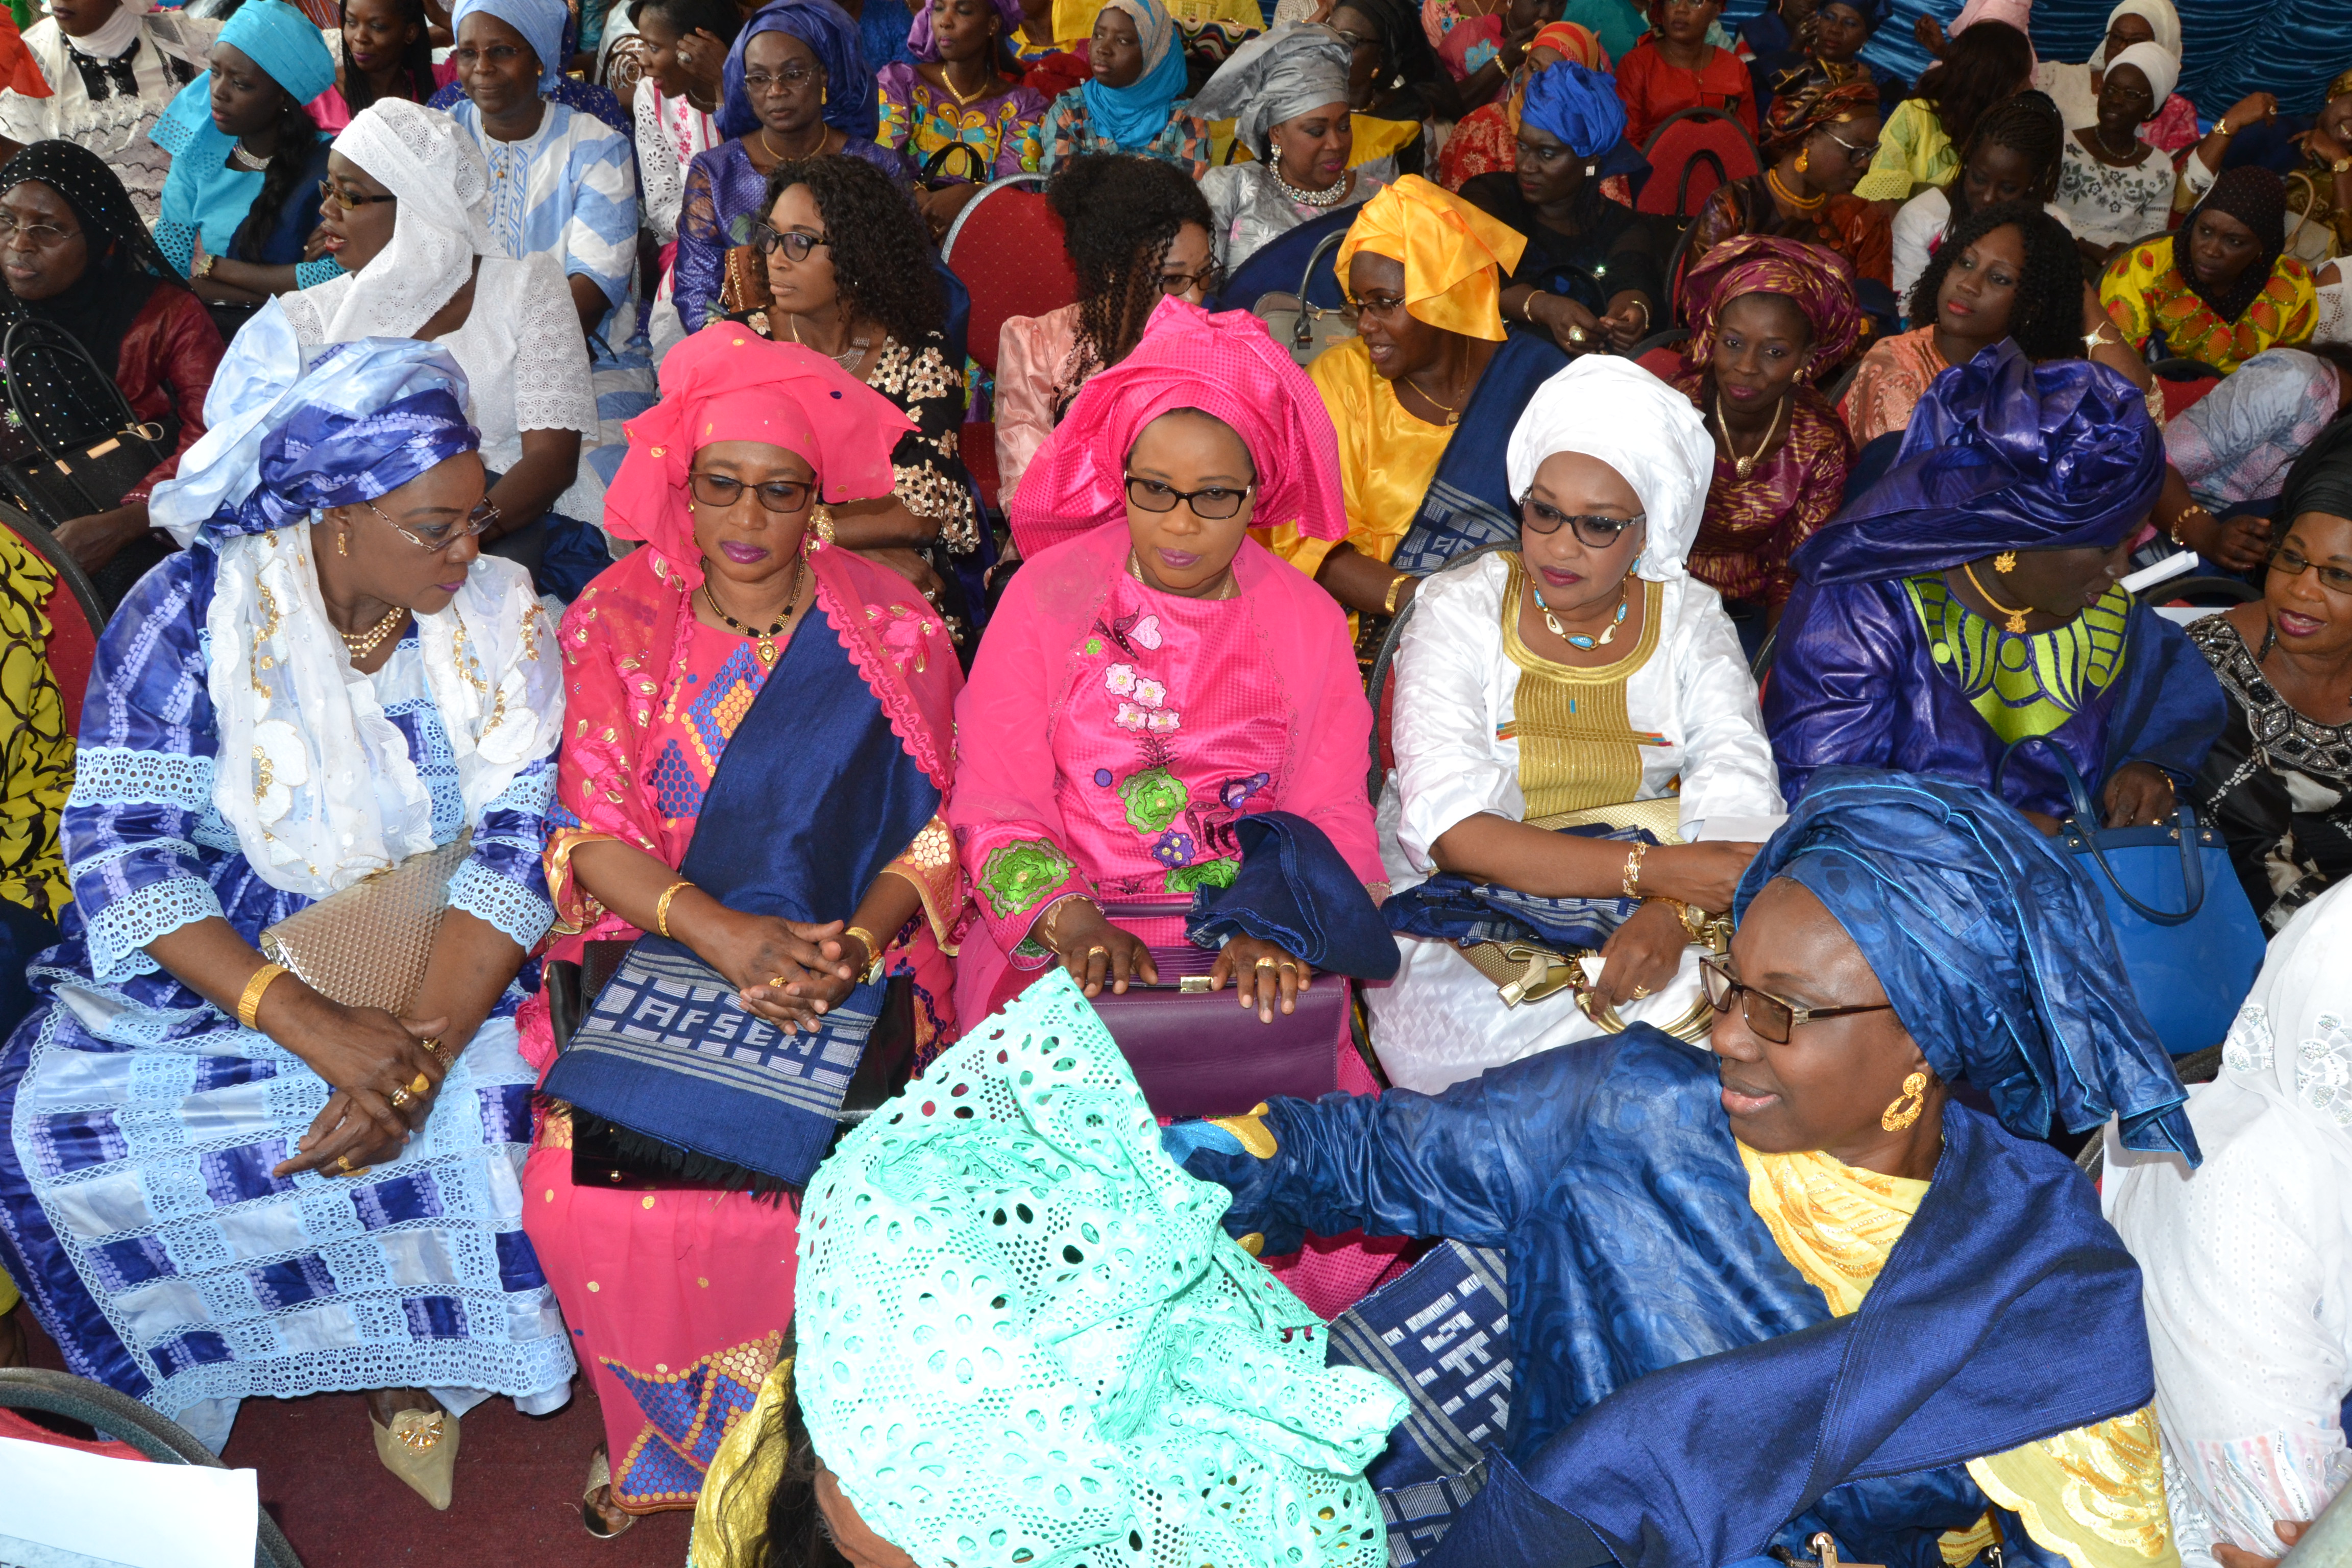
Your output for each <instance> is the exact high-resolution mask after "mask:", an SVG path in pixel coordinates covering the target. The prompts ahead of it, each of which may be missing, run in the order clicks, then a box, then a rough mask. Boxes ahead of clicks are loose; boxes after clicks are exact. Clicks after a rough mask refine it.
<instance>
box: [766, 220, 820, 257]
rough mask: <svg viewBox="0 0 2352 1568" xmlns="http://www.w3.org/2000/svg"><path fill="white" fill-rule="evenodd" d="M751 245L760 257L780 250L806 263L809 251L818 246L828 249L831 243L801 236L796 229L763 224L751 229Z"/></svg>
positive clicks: (810, 235)
mask: <svg viewBox="0 0 2352 1568" xmlns="http://www.w3.org/2000/svg"><path fill="white" fill-rule="evenodd" d="M751 244H752V246H753V247H754V248H756V249H757V250H758V251H759V253H760V254H761V255H762V256H773V255H775V254H776V252H777V251H779V250H781V251H782V252H783V253H784V254H785V255H786V256H788V257H790V258H793V260H794V261H806V260H807V259H808V258H809V252H810V251H812V250H814V249H815V248H816V247H818V246H820V245H822V246H824V247H826V248H827V249H830V248H832V246H833V241H831V240H830V239H826V238H824V237H823V236H821V235H814V234H803V233H802V232H801V231H800V230H798V229H796V228H783V229H779V228H771V227H770V226H767V225H766V224H764V223H763V224H759V225H756V226H754V227H753V228H752V230H751Z"/></svg>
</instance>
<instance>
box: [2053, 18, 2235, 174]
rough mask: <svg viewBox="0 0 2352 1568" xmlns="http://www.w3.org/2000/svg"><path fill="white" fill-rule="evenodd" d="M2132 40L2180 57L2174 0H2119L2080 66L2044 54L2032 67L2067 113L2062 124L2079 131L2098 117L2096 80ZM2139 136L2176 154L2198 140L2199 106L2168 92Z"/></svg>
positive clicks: (2061, 108) (2177, 22)
mask: <svg viewBox="0 0 2352 1568" xmlns="http://www.w3.org/2000/svg"><path fill="white" fill-rule="evenodd" d="M2134 44H2154V45H2155V46H2157V47H2158V48H2160V49H2163V50H2164V51H2165V52H2167V53H2168V54H2169V55H2171V57H2172V58H2174V59H2176V60H2178V59H2179V58H2181V51H2180V14H2179V12H2178V11H2176V10H2174V9H2173V7H2172V0H2119V3H2118V4H2117V5H2116V7H2115V8H2114V9H2113V10H2111V11H2109V12H2108V13H2107V31H2106V35H2105V37H2102V38H2101V39H2100V40H2099V47H2097V48H2095V49H2094V50H2092V51H2091V58H2089V59H2087V60H2085V61H2084V62H2083V63H2082V64H2081V65H2068V64H2066V63H2064V62H2063V61H2061V60H2050V59H2045V60H2042V61H2039V62H2038V63H2036V65H2035V66H2034V68H2033V85H2034V86H2035V87H2037V88H2039V89H2041V90H2042V91H2043V92H2046V93H2048V94H2049V95H2050V98H2051V101H2053V102H2054V103H2055V104H2057V105H2058V112H2059V113H2060V114H2061V115H2063V117H2064V118H2065V121H2066V129H2067V130H2069V131H2080V130H2082V129H2083V128H2084V126H2086V125H2095V124H2097V123H2098V122H2099V86H2100V79H2101V78H2102V77H2104V76H2105V73H2106V68H2107V62H2108V61H2109V60H2113V59H2119V58H2122V56H2123V52H2124V51H2125V50H2126V49H2127V48H2130V47H2132V46H2133V45H2134ZM2139 135H2140V140H2141V141H2143V142H2147V144H2148V145H2150V146H2152V147H2154V148H2155V149H2156V150H2157V151H2158V152H2159V153H2179V152H2180V151H2181V150H2182V149H2183V148H2185V147H2188V146H2189V145H2190V144H2192V143H2193V142H2196V140H2197V106H2196V105H2195V104H2193V103H2191V102H2189V100H2188V99H2186V98H2184V97H2182V96H2181V95H2180V94H2179V93H2177V92H2176V93H2171V94H2168V96H2167V97H2166V98H2165V99H2164V100H2162V101H2161V102H2159V103H2158V106H2157V110H2156V112H2155V113H2153V114H2151V115H2149V116H2148V118H2147V123H2146V124H2145V125H2143V126H2141V127H2140V132H2139Z"/></svg>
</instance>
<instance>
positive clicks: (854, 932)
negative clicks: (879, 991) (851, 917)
mask: <svg viewBox="0 0 2352 1568" xmlns="http://www.w3.org/2000/svg"><path fill="white" fill-rule="evenodd" d="M841 934H842V935H844V936H854V937H856V939H857V940H858V941H860V942H864V943H865V944H866V978H867V979H869V980H870V979H872V978H873V975H874V972H875V971H876V970H877V969H878V968H880V967H881V966H882V942H881V941H880V939H879V938H877V937H876V936H875V934H874V933H873V932H872V931H867V930H866V928H865V927H864V926H851V927H850V928H849V929H848V930H847V931H843V932H842V933H841Z"/></svg>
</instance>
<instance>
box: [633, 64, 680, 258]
mask: <svg viewBox="0 0 2352 1568" xmlns="http://www.w3.org/2000/svg"><path fill="white" fill-rule="evenodd" d="M636 121H637V137H636V140H637V175H638V178H639V179H640V181H642V182H643V184H644V187H645V194H646V227H647V228H649V229H651V230H653V232H654V240H655V242H656V244H660V245H667V244H668V243H669V242H670V241H671V240H673V239H676V238H677V209H678V205H679V204H680V203H681V202H683V201H684V200H685V199H686V167H685V165H684V164H682V163H679V162H678V161H677V147H676V146H674V145H672V143H671V142H670V138H669V132H668V131H667V128H666V127H664V126H663V124H662V122H661V94H660V93H658V92H656V91H655V90H654V89H653V88H652V85H651V84H650V83H646V82H642V81H641V82H640V83H639V84H638V87H637V103H636Z"/></svg>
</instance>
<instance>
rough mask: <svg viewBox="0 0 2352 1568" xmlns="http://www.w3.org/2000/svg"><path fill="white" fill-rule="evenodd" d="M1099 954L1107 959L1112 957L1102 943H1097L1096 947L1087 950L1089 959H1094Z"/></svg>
mask: <svg viewBox="0 0 2352 1568" xmlns="http://www.w3.org/2000/svg"><path fill="white" fill-rule="evenodd" d="M1097 953H1101V954H1102V955H1103V956H1104V957H1105V958H1108V957H1109V956H1110V949H1108V948H1107V947H1105V946H1104V945H1103V944H1102V943H1100V942H1097V943H1095V944H1094V946H1092V947H1090V948H1088V949H1087V957H1088V958H1092V957H1093V956H1094V955H1095V954H1097Z"/></svg>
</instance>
